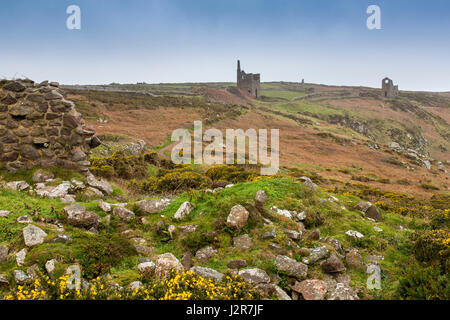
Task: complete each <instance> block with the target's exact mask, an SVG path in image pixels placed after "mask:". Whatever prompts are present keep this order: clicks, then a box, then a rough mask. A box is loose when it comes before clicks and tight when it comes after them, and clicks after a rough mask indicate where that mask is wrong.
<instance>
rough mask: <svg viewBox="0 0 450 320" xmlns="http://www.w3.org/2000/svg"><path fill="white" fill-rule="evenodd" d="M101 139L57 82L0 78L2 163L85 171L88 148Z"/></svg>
mask: <svg viewBox="0 0 450 320" xmlns="http://www.w3.org/2000/svg"><path fill="white" fill-rule="evenodd" d="M99 143H100V141H99V139H98V138H97V137H96V136H95V130H94V129H92V128H90V127H88V126H87V125H86V124H85V123H84V121H83V119H82V117H81V114H80V113H78V112H77V111H76V110H75V104H74V103H73V102H71V101H68V100H66V99H65V98H64V92H63V90H61V89H59V88H58V84H56V83H51V84H49V83H48V82H47V81H45V82H42V83H40V84H37V83H34V82H33V81H31V80H14V81H8V80H2V81H0V168H1V169H5V170H7V171H9V172H16V171H17V170H22V169H31V168H33V167H35V166H41V167H44V168H45V167H50V166H54V165H57V166H60V167H63V168H67V169H73V170H80V171H87V170H88V168H89V166H90V163H89V161H88V155H89V154H90V149H91V148H95V147H97V146H98V145H99Z"/></svg>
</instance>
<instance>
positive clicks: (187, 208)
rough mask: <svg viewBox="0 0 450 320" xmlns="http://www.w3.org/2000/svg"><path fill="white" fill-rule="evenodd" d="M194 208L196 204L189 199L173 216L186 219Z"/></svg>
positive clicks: (177, 218)
mask: <svg viewBox="0 0 450 320" xmlns="http://www.w3.org/2000/svg"><path fill="white" fill-rule="evenodd" d="M192 210H194V205H193V204H192V203H190V202H189V201H186V202H183V204H182V205H181V206H180V207H179V208H178V210H177V212H175V215H174V216H173V217H174V219H176V220H184V219H185V218H186V217H187V216H188V215H189V214H190V213H191V212H192Z"/></svg>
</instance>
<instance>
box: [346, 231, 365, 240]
mask: <svg viewBox="0 0 450 320" xmlns="http://www.w3.org/2000/svg"><path fill="white" fill-rule="evenodd" d="M345 234H346V235H347V236H349V237H350V238H353V239H355V240H358V239H362V238H364V235H363V234H362V233H360V232H358V231H355V230H349V231H347V232H346V233H345Z"/></svg>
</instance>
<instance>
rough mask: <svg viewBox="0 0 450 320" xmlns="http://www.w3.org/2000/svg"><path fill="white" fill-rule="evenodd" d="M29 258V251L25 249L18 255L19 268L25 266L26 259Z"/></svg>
mask: <svg viewBox="0 0 450 320" xmlns="http://www.w3.org/2000/svg"><path fill="white" fill-rule="evenodd" d="M26 257H27V249H26V248H23V249H22V250H20V251H19V252H17V253H16V262H17V265H18V266H19V267H21V266H23V265H24V263H25V258H26Z"/></svg>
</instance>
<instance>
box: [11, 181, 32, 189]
mask: <svg viewBox="0 0 450 320" xmlns="http://www.w3.org/2000/svg"><path fill="white" fill-rule="evenodd" d="M29 186H30V185H29V184H28V183H26V182H25V181H12V182H8V183H7V184H6V187H7V188H8V189H12V190H16V191H24V190H26V189H28V187H29Z"/></svg>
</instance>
